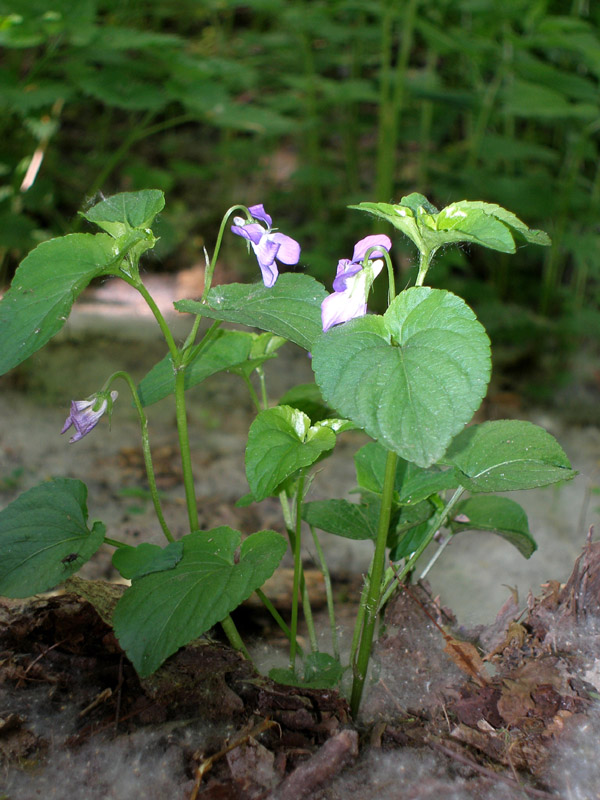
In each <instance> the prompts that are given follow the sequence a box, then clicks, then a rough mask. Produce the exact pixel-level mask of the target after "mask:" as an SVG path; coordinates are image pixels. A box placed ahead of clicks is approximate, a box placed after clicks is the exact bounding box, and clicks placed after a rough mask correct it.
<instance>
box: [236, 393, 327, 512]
mask: <svg viewBox="0 0 600 800" xmlns="http://www.w3.org/2000/svg"><path fill="white" fill-rule="evenodd" d="M333 447H335V433H334V432H333V431H332V430H331V428H329V427H327V426H325V425H314V426H312V427H311V424H310V419H309V418H308V417H307V416H306V414H303V413H302V412H301V411H298V409H296V408H291V406H276V407H275V408H268V409H266V410H265V411H261V412H260V414H258V416H257V417H256V419H255V420H254V422H253V423H252V425H251V426H250V430H249V431H248V443H247V445H246V477H247V479H248V483H249V485H250V489H251V490H252V494H253V495H254V499H255V500H264V498H265V497H268V496H269V495H271V494H273V493H274V492H275V490H276V489H277V487H278V486H280V484H282V483H283V481H285V480H286V479H287V478H289V477H290V476H291V475H293V474H294V473H295V472H297V471H298V470H299V469H302V468H304V467H309V466H310V465H311V464H314V463H315V461H317V459H318V458H319V457H320V456H321V454H322V453H324V452H326V451H327V450H332V449H333Z"/></svg>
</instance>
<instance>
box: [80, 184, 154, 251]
mask: <svg viewBox="0 0 600 800" xmlns="http://www.w3.org/2000/svg"><path fill="white" fill-rule="evenodd" d="M164 207H165V196H164V194H163V193H162V192H161V191H159V190H158V189H145V190H144V191H141V192H121V193H120V194H115V195H113V196H112V197H107V198H106V200H102V201H101V202H99V203H97V204H96V205H95V206H94V207H93V208H90V209H89V211H86V212H85V213H83V212H81V216H82V217H85V219H87V220H88V222H93V223H94V224H96V225H98V227H99V228H102V230H105V231H106V232H107V233H110V235H111V236H113V237H114V238H115V239H118V238H119V237H121V236H123V235H124V234H126V233H128V232H129V231H131V229H132V228H144V229H146V228H150V227H151V226H152V223H153V222H154V217H155V216H156V215H157V214H158V213H159V212H160V211H162V210H163V208H164Z"/></svg>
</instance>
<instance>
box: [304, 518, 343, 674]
mask: <svg viewBox="0 0 600 800" xmlns="http://www.w3.org/2000/svg"><path fill="white" fill-rule="evenodd" d="M310 532H311V534H312V538H313V542H314V545H315V549H316V551H317V558H318V559H319V564H320V565H321V573H322V574H323V580H324V581H325V595H326V597H327V613H328V615H329V627H330V628H331V645H332V647H333V655H334V658H337V659H338V661H339V658H340V645H339V641H338V634H337V625H336V622H335V608H334V604H333V590H332V587H331V575H330V573H329V568H328V566H327V561H326V560H325V554H324V553H323V548H322V547H321V542H320V541H319V537H318V536H317V532H316V530H315V528H314V525H311V526H310Z"/></svg>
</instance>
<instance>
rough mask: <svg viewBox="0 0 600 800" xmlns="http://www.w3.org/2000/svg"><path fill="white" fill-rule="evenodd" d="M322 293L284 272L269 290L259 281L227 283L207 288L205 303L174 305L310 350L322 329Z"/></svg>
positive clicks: (319, 288)
mask: <svg viewBox="0 0 600 800" xmlns="http://www.w3.org/2000/svg"><path fill="white" fill-rule="evenodd" d="M326 296H327V291H326V290H325V287H324V286H323V285H322V284H320V283H319V282H318V281H316V280H315V279H314V278H311V277H309V276H308V275H302V274H295V273H289V272H288V273H286V274H285V275H280V276H279V278H278V279H277V282H276V284H275V285H274V286H272V287H271V288H270V289H269V288H267V287H266V286H265V285H264V284H262V283H254V284H250V285H248V284H242V283H230V284H227V285H226V286H216V287H215V288H213V289H211V290H210V292H209V293H208V297H207V298H206V302H205V303H202V302H200V301H199V300H179V301H178V302H177V303H175V308H176V309H177V310H178V311H189V312H191V313H192V314H200V315H201V316H203V317H209V318H210V319H221V320H224V321H226V322H238V323H241V324H242V325H249V326H251V327H254V328H260V329H261V330H264V331H271V332H272V333H276V334H277V335H278V336H283V337H284V338H285V339H289V340H290V341H292V342H295V343H296V344H298V345H300V347H303V348H304V349H305V350H310V349H311V347H312V343H313V342H314V340H315V339H316V338H317V337H318V336H319V334H320V333H321V331H322V330H323V326H322V323H321V303H322V302H323V300H324V299H325V297H326Z"/></svg>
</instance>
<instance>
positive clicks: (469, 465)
mask: <svg viewBox="0 0 600 800" xmlns="http://www.w3.org/2000/svg"><path fill="white" fill-rule="evenodd" d="M443 461H444V463H445V464H451V465H452V466H455V467H456V468H457V469H459V470H460V471H461V472H462V473H463V476H462V478H461V481H460V483H461V485H462V486H464V487H465V488H466V489H468V490H469V491H470V492H510V491H513V490H515V489H534V488H535V487H537V486H547V485H548V484H550V483H557V482H558V481H565V480H570V479H571V478H573V477H575V475H576V474H577V473H576V471H575V470H573V469H571V464H570V463H569V459H568V458H567V456H566V455H565V453H564V451H563V449H562V447H561V446H560V445H559V444H558V442H557V441H556V439H555V438H554V437H553V436H551V435H550V434H549V433H548V432H547V431H545V430H544V429H543V428H540V427H539V426H538V425H533V424H532V423H531V422H525V421H524V420H517V419H502V420H494V421H492V422H483V423H481V424H480V425H472V426H471V427H469V428H467V429H466V430H464V431H463V432H462V433H461V434H459V435H458V436H457V437H456V439H454V441H453V442H452V444H451V445H450V447H449V448H448V452H447V453H446V455H445V456H444V459H443Z"/></svg>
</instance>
